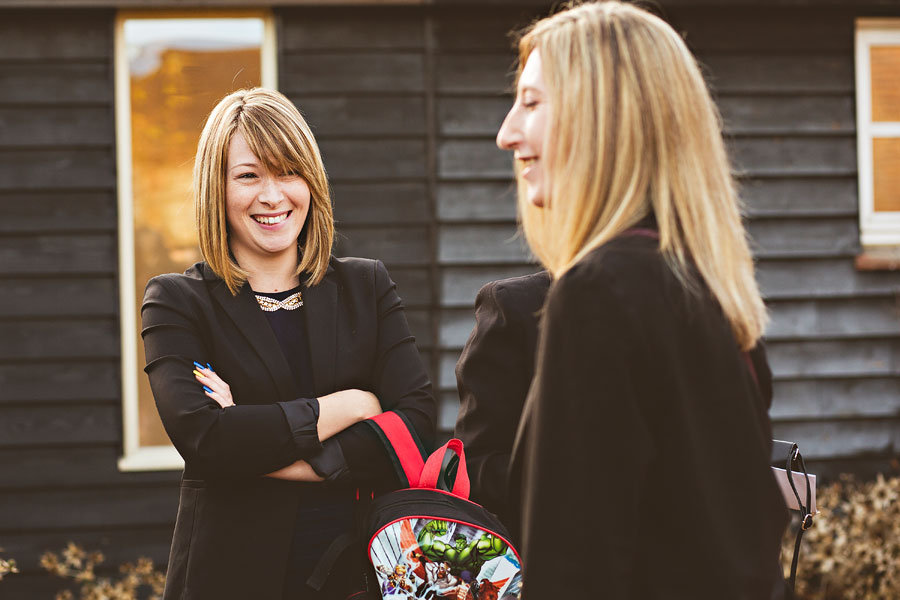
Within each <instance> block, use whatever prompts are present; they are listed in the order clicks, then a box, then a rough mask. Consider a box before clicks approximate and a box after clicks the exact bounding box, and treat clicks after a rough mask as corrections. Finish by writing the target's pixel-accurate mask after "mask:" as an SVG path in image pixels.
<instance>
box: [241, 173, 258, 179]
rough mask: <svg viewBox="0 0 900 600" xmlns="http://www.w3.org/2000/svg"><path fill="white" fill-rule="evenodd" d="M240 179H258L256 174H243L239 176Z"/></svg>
mask: <svg viewBox="0 0 900 600" xmlns="http://www.w3.org/2000/svg"><path fill="white" fill-rule="evenodd" d="M237 178H238V179H254V178H256V173H241V174H240V175H238V176H237Z"/></svg>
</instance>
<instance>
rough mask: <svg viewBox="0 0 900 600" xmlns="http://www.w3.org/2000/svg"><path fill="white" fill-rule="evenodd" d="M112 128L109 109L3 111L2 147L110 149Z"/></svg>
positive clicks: (0, 124)
mask: <svg viewBox="0 0 900 600" xmlns="http://www.w3.org/2000/svg"><path fill="white" fill-rule="evenodd" d="M113 125H114V119H113V114H112V109H110V108H106V107H91V106H78V107H58V106H54V107H41V108H32V107H17V108H0V148H29V147H42V146H72V145H77V146H81V147H89V146H101V147H106V146H111V145H112V144H113V142H114V140H115V132H114V131H113Z"/></svg>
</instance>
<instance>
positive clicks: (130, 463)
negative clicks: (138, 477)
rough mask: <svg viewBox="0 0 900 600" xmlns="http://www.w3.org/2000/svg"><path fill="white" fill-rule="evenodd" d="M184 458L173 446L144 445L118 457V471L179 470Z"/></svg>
mask: <svg viewBox="0 0 900 600" xmlns="http://www.w3.org/2000/svg"><path fill="white" fill-rule="evenodd" d="M182 469H184V459H183V458H181V455H180V454H178V450H176V449H175V448H174V446H144V447H143V448H137V449H135V450H133V451H132V452H131V453H129V454H126V455H125V456H123V457H122V458H120V459H119V470H120V471H176V470H178V471H180V470H182Z"/></svg>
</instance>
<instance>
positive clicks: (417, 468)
mask: <svg viewBox="0 0 900 600" xmlns="http://www.w3.org/2000/svg"><path fill="white" fill-rule="evenodd" d="M363 423H366V424H367V425H369V426H370V427H371V428H372V429H373V430H375V433H376V434H377V435H378V437H379V438H381V442H382V443H383V444H384V447H385V449H386V450H387V452H388V456H390V458H391V462H392V463H393V465H394V471H395V472H396V473H397V478H398V479H399V480H400V486H401V487H415V486H416V483H417V482H418V481H419V476H420V475H421V473H422V469H423V468H424V466H425V457H426V456H427V454H426V453H425V450H424V448H423V447H422V444H421V443H420V442H419V439H418V438H417V437H416V435H415V430H414V429H413V428H412V426H411V425H410V424H409V422H408V421H407V420H406V419H405V418H404V416H403V414H402V413H398V412H394V411H392V410H388V411H385V412H383V413H381V414H380V415H376V416H374V417H372V418H371V419H366V420H365V421H363Z"/></svg>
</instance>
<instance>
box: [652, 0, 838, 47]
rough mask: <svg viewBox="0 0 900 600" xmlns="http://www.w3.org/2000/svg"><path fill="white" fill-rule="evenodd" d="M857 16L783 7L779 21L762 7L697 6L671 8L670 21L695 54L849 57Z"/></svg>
mask: <svg viewBox="0 0 900 600" xmlns="http://www.w3.org/2000/svg"><path fill="white" fill-rule="evenodd" d="M666 4H667V5H668V4H673V3H671V1H670V2H667V3H666ZM819 4H821V3H819ZM718 5H719V6H720V5H721V3H718ZM854 16H855V11H852V10H847V9H846V8H843V7H834V6H827V7H825V6H817V7H816V9H815V10H809V9H806V8H799V7H784V6H783V7H780V8H779V9H778V12H777V18H775V17H774V16H773V14H772V13H771V12H769V11H766V10H759V7H758V6H742V7H730V8H728V9H727V10H723V9H721V8H719V9H718V10H710V9H709V8H708V7H703V8H700V7H694V8H687V9H678V8H673V9H672V11H671V13H670V15H669V18H668V19H667V20H668V21H669V22H670V23H671V24H672V26H673V27H674V28H675V29H676V31H679V32H682V34H683V35H685V38H686V41H687V43H688V46H689V47H690V48H691V50H692V51H693V52H709V51H725V52H735V51H743V52H758V53H760V54H765V53H771V52H773V51H785V52H798V51H802V52H809V53H814V52H817V51H818V52H835V51H846V52H848V53H850V52H852V49H853V18H854Z"/></svg>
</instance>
